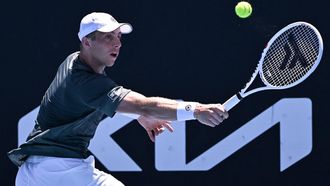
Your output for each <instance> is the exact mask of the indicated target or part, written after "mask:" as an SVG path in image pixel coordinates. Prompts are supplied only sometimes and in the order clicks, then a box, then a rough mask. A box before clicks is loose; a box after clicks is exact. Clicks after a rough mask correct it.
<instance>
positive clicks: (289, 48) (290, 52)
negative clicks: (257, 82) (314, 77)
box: [280, 33, 308, 70]
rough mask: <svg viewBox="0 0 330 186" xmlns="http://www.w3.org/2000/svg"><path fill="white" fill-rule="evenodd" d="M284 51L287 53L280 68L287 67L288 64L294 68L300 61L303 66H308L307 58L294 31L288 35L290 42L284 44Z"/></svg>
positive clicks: (290, 67)
mask: <svg viewBox="0 0 330 186" xmlns="http://www.w3.org/2000/svg"><path fill="white" fill-rule="evenodd" d="M284 51H285V54H286V55H285V57H284V60H283V62H282V64H281V66H280V70H284V69H286V67H287V65H288V64H289V66H288V68H289V69H293V68H294V67H295V66H296V65H297V63H298V62H300V64H301V66H302V67H305V68H306V67H307V66H308V63H307V60H306V59H305V57H304V56H303V55H302V52H301V51H300V49H299V46H298V44H297V41H296V39H295V37H294V34H293V33H290V34H289V35H288V42H287V43H286V44H285V45H284Z"/></svg>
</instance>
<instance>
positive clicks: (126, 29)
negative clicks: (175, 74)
mask: <svg viewBox="0 0 330 186" xmlns="http://www.w3.org/2000/svg"><path fill="white" fill-rule="evenodd" d="M117 28H120V32H121V33H123V34H129V33H131V32H132V30H133V27H132V25H131V24H129V23H119V24H118V25H115V26H114V25H107V26H104V27H102V28H99V29H97V30H98V31H100V32H112V31H114V30H116V29H117Z"/></svg>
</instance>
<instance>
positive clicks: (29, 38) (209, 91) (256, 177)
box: [0, 0, 330, 186]
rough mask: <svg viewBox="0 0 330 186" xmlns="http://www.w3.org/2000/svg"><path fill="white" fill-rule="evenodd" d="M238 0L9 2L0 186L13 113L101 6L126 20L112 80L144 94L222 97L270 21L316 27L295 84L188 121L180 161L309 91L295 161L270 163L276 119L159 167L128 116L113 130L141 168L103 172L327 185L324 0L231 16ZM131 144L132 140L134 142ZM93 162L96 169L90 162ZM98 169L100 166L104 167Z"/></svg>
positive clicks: (134, 178)
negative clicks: (314, 50) (128, 29)
mask: <svg viewBox="0 0 330 186" xmlns="http://www.w3.org/2000/svg"><path fill="white" fill-rule="evenodd" d="M237 2H238V1H219V0H207V1H189V0H177V1H174V0H167V1H152V0H140V1H136V0H130V1H125V0H108V1H104V0H98V1H76V0H72V1H61V0H59V1H43V2H38V1H21V2H19V1H10V2H7V3H6V4H7V5H6V6H2V8H1V9H2V11H1V13H0V14H1V18H2V20H1V36H2V37H1V44H2V47H1V48H2V52H1V54H0V55H1V59H2V61H1V64H2V65H1V66H2V68H1V73H0V75H1V85H2V86H1V91H0V94H1V109H0V110H1V124H0V127H1V128H0V134H1V135H0V136H1V147H2V148H1V153H0V160H1V164H0V165H1V166H0V182H1V183H0V185H14V180H15V175H16V172H17V168H16V167H15V166H14V165H13V164H11V162H10V161H9V159H8V158H7V156H6V152H8V151H9V150H11V149H13V148H15V147H16V146H17V123H18V121H19V119H20V118H21V117H22V116H24V115H25V114H27V113H28V112H30V111H31V110H32V109H34V108H35V107H37V106H38V105H39V103H40V101H41V98H42V96H43V94H44V92H45V91H46V89H47V87H48V85H49V83H50V82H51V81H52V78H53V76H54V74H55V72H56V70H57V66H58V65H59V64H60V63H61V62H62V60H63V59H64V58H65V57H66V56H67V55H68V54H70V53H72V52H74V51H76V50H78V49H79V40H78V37H77V32H78V29H79V22H80V19H81V18H82V17H83V16H84V15H85V14H87V13H89V12H92V11H106V12H110V13H111V14H112V15H113V16H114V17H116V19H117V20H119V21H124V22H130V23H131V24H132V25H133V27H134V31H133V32H132V33H131V34H129V35H125V36H124V37H123V47H122V50H121V55H120V57H119V59H118V61H117V64H116V65H115V66H114V67H113V68H111V69H109V73H111V75H112V77H113V79H114V80H115V81H117V82H118V83H119V84H122V85H123V86H125V87H127V88H130V89H133V90H135V91H138V92H141V93H143V94H145V95H146V96H163V97H169V98H173V99H184V100H194V101H199V102H204V103H209V102H221V103H222V102H224V101H225V100H226V99H227V98H229V97H230V96H232V94H234V93H236V92H237V91H238V90H239V89H240V88H242V86H243V85H244V84H245V83H246V81H247V80H248V78H250V76H251V74H252V72H253V70H254V68H255V66H256V63H257V62H258V60H259V58H260V55H261V52H262V49H263V47H264V46H265V44H266V43H267V41H268V40H269V39H270V38H271V37H272V35H273V34H275V33H276V32H277V31H278V30H279V29H281V28H282V27H284V26H286V25H287V24H289V23H292V22H295V21H306V22H310V23H312V24H313V25H314V26H316V27H317V28H318V29H319V31H320V32H321V34H322V36H323V40H324V47H325V51H324V54H323V58H322V61H321V64H320V65H319V67H318V68H317V69H316V71H315V72H314V74H312V75H311V77H309V78H308V79H307V80H306V81H305V82H304V83H303V84H300V85H298V86H296V87H294V88H291V89H288V90H283V91H268V92H263V93H259V94H257V95H252V96H250V97H249V98H247V99H245V100H244V101H243V102H242V103H241V104H240V105H239V107H237V108H235V109H233V110H232V111H231V112H230V119H228V120H226V122H224V124H223V125H222V126H220V127H217V128H208V127H204V126H202V125H198V123H197V122H194V123H196V125H189V126H188V127H187V159H188V160H191V159H193V158H194V157H196V156H197V155H199V154H200V153H202V152H204V151H205V150H206V149H208V148H210V147H211V146H212V145H214V144H215V143H217V142H218V141H219V139H222V138H224V137H225V136H226V135H228V134H230V133H231V132H233V131H235V130H236V129H237V128H239V127H240V126H242V125H243V124H244V123H246V122H247V121H249V120H250V119H251V118H253V117H254V116H256V115H258V114H259V113H260V112H262V111H263V110H265V109H266V108H268V107H269V106H271V105H273V104H274V103H275V102H277V101H278V100H280V99H281V98H294V97H308V98H310V99H311V100H312V102H313V150H312V152H311V154H309V155H308V156H307V157H306V158H304V159H303V160H302V161H300V162H298V163H297V164H295V165H293V166H292V167H290V168H289V169H287V170H285V171H284V172H280V171H279V163H278V162H279V148H278V147H279V127H278V126H277V127H274V128H272V129H271V130H269V131H267V132H266V133H264V134H263V135H262V136H260V137H259V138H258V139H257V140H254V141H253V142H251V143H250V144H248V145H247V146H246V147H244V148H242V149H241V150H239V151H238V152H237V153H235V154H234V155H232V156H230V157H229V158H228V159H226V160H225V161H224V162H222V163H221V164H218V165H217V166H216V167H214V168H213V169H211V170H210V171H206V172H200V171H196V172H195V171H194V172H179V171H177V172H160V171H157V170H156V169H155V167H154V145H153V143H151V142H149V139H148V137H147V135H146V133H145V131H144V130H143V129H142V127H140V126H139V125H138V124H137V123H132V124H130V125H128V126H126V127H125V128H123V129H121V130H120V131H119V132H118V134H116V135H114V138H115V139H116V141H117V142H118V143H119V144H120V145H121V146H122V147H123V148H124V149H125V150H126V151H127V153H128V154H130V155H132V158H133V159H135V160H136V161H138V162H142V163H141V167H142V168H143V171H142V172H112V174H113V175H114V176H115V177H117V178H118V179H120V180H122V181H123V182H124V183H126V184H127V185H143V186H144V185H145V186H148V185H173V186H174V185H191V186H192V185H196V186H197V185H203V186H204V185H330V178H329V175H330V160H329V159H330V158H329V157H330V145H329V144H328V142H329V134H330V127H329V125H328V122H329V121H328V110H329V109H328V108H329V107H328V105H329V103H330V99H329V96H328V95H329V90H330V86H329V83H328V81H329V78H330V76H329V69H330V66H329V55H328V53H329V52H328V43H329V42H328V41H329V34H330V26H329V22H328V20H327V19H328V16H327V12H328V11H329V10H328V8H327V3H326V1H321V0H314V1H307V0H300V1H298V0H291V1H285V0H278V1H262V0H250V2H251V3H252V5H253V8H254V10H253V15H252V16H251V17H250V18H248V19H239V18H238V17H237V16H236V15H235V14H234V6H235V4H236V3H237ZM133 142H134V143H133ZM97 166H98V167H99V168H100V169H104V167H102V165H101V164H100V163H98V162H97ZM104 170H105V169H104Z"/></svg>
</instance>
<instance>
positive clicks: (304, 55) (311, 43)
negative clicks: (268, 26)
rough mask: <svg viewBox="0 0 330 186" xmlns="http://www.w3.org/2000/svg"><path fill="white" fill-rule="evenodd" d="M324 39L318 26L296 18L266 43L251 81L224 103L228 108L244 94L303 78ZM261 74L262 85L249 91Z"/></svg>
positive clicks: (317, 57) (283, 86) (319, 53)
mask: <svg viewBox="0 0 330 186" xmlns="http://www.w3.org/2000/svg"><path fill="white" fill-rule="evenodd" d="M322 53H323V41H322V37H321V35H320V33H319V32H318V30H317V29H316V28H315V27H314V26H313V25H311V24H309V23H306V22H295V23H291V24H289V25H287V26H286V27H284V28H282V29H281V30H280V31H278V32H277V33H276V34H275V35H274V36H273V37H272V38H271V39H270V40H269V42H268V43H267V46H266V47H265V49H264V50H263V52H262V55H261V59H260V61H259V63H258V66H257V68H256V70H255V71H254V73H253V74H252V77H251V79H250V81H249V82H248V83H247V84H246V85H245V87H244V88H243V89H242V90H241V91H239V92H238V93H237V94H235V95H234V96H232V97H231V98H230V99H228V100H227V101H226V102H225V103H224V104H223V105H224V107H225V109H226V110H227V111H229V110H230V109H232V108H233V107H234V106H235V105H237V104H238V103H239V102H240V101H241V100H242V99H243V98H245V97H246V96H248V95H251V94H253V93H256V92H260V91H263V90H270V89H273V90H279V89H287V88H290V87H293V86H295V85H298V84H299V83H301V82H303V81H304V80H305V79H306V78H307V77H308V76H309V75H311V74H312V72H313V71H314V70H315V69H316V67H317V66H318V64H319V63H320V60H321V57H322ZM257 74H259V76H260V79H261V80H262V83H263V85H264V86H263V85H262V86H260V87H258V88H254V89H252V90H249V91H247V89H248V88H249V87H250V85H251V84H252V82H253V81H254V80H255V78H256V76H257Z"/></svg>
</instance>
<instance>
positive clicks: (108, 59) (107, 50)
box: [91, 28, 121, 67]
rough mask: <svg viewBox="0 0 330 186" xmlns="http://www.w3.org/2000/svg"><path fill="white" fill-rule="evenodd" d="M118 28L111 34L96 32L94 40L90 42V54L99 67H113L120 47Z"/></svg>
mask: <svg viewBox="0 0 330 186" xmlns="http://www.w3.org/2000/svg"><path fill="white" fill-rule="evenodd" d="M120 39H121V32H120V28H118V29H116V30H114V31H112V32H96V33H95V40H92V41H91V46H92V47H91V53H92V55H93V58H94V59H95V61H96V62H98V63H100V64H99V65H104V66H107V67H110V66H112V65H114V63H115V61H116V59H117V57H118V55H119V50H120V47H121V41H120Z"/></svg>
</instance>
